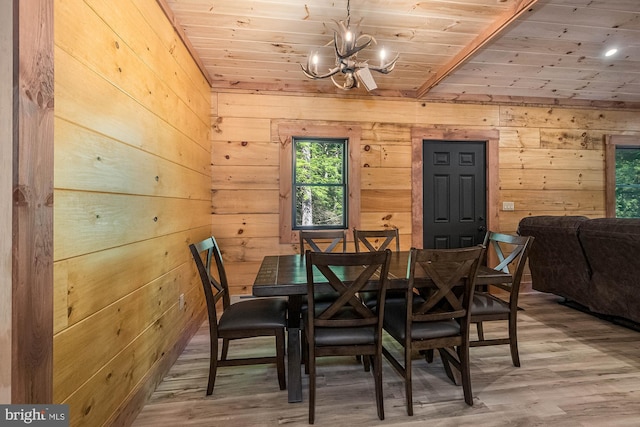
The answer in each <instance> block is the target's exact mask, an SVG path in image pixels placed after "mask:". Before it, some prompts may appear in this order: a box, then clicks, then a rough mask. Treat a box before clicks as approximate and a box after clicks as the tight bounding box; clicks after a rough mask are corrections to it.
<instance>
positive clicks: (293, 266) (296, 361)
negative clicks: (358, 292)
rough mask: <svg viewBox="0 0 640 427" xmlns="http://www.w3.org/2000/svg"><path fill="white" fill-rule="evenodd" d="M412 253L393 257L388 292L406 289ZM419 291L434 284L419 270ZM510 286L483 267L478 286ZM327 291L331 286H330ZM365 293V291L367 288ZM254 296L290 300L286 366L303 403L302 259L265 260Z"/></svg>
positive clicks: (293, 395)
mask: <svg viewBox="0 0 640 427" xmlns="http://www.w3.org/2000/svg"><path fill="white" fill-rule="evenodd" d="M408 261H409V251H399V252H392V253H391V260H390V263H389V276H388V278H389V283H388V289H406V286H407V279H406V277H407V265H408ZM357 273H358V272H357V271H355V270H353V269H344V270H342V271H341V272H339V273H337V275H338V276H339V277H340V276H342V277H340V278H341V279H343V280H345V281H347V282H348V281H349V278H350V277H354V278H355V277H356V276H357ZM416 278H417V280H416V287H420V286H424V287H428V286H430V285H432V282H431V280H430V279H429V278H428V277H427V275H426V274H424V272H422V273H421V272H420V271H419V269H418V270H416ZM508 282H511V275H510V274H507V273H503V272H501V271H496V270H494V269H492V268H489V267H485V266H481V267H480V271H479V273H478V277H477V279H476V285H491V284H497V283H508ZM327 289H330V288H329V285H328V284H327ZM365 290H366V287H365ZM252 292H253V295H254V296H257V297H273V296H281V297H282V296H284V297H287V298H288V300H289V304H288V318H287V335H288V342H287V362H288V377H289V378H288V384H287V390H288V395H289V402H301V401H302V369H301V368H302V363H301V362H302V360H301V347H300V309H301V307H302V302H303V300H304V298H306V295H307V270H306V265H305V258H304V256H301V255H273V256H265V257H264V259H263V260H262V264H261V265H260V269H259V270H258V274H257V276H256V279H255V281H254V283H253V288H252Z"/></svg>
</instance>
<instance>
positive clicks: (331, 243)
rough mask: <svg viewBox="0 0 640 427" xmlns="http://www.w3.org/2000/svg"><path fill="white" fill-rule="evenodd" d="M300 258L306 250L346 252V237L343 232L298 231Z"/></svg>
mask: <svg viewBox="0 0 640 427" xmlns="http://www.w3.org/2000/svg"><path fill="white" fill-rule="evenodd" d="M299 234H300V256H304V253H305V251H306V250H307V249H311V250H312V251H315V252H336V248H338V249H340V246H342V248H341V249H342V250H341V251H340V250H339V251H338V252H346V251H347V235H346V232H345V231H344V230H300V232H299Z"/></svg>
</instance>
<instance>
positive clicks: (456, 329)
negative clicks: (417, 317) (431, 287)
mask: <svg viewBox="0 0 640 427" xmlns="http://www.w3.org/2000/svg"><path fill="white" fill-rule="evenodd" d="M422 302H423V300H421V299H420V298H418V299H417V300H414V307H417V306H419V305H420V304H421V303H422ZM406 316H407V308H406V303H405V302H404V301H402V302H401V301H398V300H393V301H390V302H389V304H386V305H385V310H384V329H385V331H387V332H388V333H389V335H391V336H392V337H394V338H395V339H396V340H399V341H403V340H404V339H405V337H406V326H405V322H406ZM459 334H460V325H459V324H458V322H456V321H455V320H453V319H451V320H440V321H434V322H413V323H412V325H411V338H412V339H414V340H420V339H432V338H441V337H449V336H456V335H459Z"/></svg>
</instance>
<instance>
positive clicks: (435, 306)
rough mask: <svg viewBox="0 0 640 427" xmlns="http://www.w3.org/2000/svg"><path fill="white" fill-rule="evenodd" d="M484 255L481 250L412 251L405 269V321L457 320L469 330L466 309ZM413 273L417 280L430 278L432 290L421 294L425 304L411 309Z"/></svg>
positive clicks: (479, 248)
mask: <svg viewBox="0 0 640 427" xmlns="http://www.w3.org/2000/svg"><path fill="white" fill-rule="evenodd" d="M484 252H485V248H484V246H473V247H467V248H459V249H415V248H412V249H411V254H410V257H409V265H408V278H409V280H408V298H407V312H408V313H407V316H408V318H409V319H410V320H411V321H412V322H433V321H439V320H447V319H458V321H459V322H460V323H461V324H462V325H466V327H467V328H468V326H469V318H470V316H469V314H470V313H469V311H470V310H469V307H470V304H471V300H472V299H473V291H474V287H475V282H476V277H477V275H478V267H479V265H480V261H481V259H482V256H483V255H484ZM420 270H421V271H420ZM416 271H418V272H419V275H418V276H420V275H425V274H426V276H428V277H430V278H431V279H432V280H433V282H434V288H433V289H429V292H426V293H424V295H425V300H424V302H423V303H422V304H420V305H419V306H415V307H414V306H413V295H414V293H413V288H414V284H415V281H416ZM407 327H408V328H409V325H408V326H407ZM407 332H409V331H407ZM407 336H409V334H407Z"/></svg>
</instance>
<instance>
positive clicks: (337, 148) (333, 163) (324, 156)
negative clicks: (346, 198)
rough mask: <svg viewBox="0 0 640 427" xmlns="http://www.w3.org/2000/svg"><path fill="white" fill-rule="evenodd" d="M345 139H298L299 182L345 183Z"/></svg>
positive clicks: (297, 169) (297, 181)
mask: <svg viewBox="0 0 640 427" xmlns="http://www.w3.org/2000/svg"><path fill="white" fill-rule="evenodd" d="M344 145H345V144H344V141H341V142H315V141H296V142H295V148H296V153H295V155H296V170H295V175H296V183H297V184H343V182H344Z"/></svg>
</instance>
